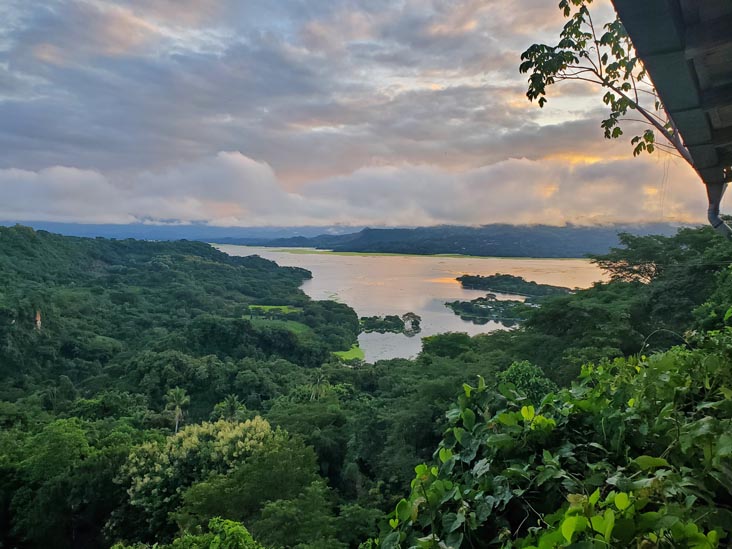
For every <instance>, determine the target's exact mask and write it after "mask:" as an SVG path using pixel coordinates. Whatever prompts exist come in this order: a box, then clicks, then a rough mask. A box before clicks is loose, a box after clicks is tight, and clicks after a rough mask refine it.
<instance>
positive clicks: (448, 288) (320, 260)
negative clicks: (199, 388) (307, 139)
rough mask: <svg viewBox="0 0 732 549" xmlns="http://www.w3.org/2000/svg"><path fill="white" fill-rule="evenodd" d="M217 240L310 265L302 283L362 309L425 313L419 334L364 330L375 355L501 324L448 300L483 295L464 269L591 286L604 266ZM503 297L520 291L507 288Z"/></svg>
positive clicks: (364, 312)
mask: <svg viewBox="0 0 732 549" xmlns="http://www.w3.org/2000/svg"><path fill="white" fill-rule="evenodd" d="M217 247H218V248H219V249H220V250H222V251H224V252H226V253H228V254H230V255H252V254H257V255H260V256H262V257H264V258H266V259H271V260H273V261H276V262H277V263H278V264H279V265H283V266H293V267H303V268H305V269H308V270H309V271H311V272H312V273H313V278H312V279H311V280H308V281H306V282H305V283H304V284H303V286H302V289H303V291H304V292H305V293H306V294H308V295H309V296H310V297H311V298H313V299H333V300H336V301H341V302H343V303H347V304H348V305H350V306H351V307H353V309H354V310H355V311H356V312H357V313H358V315H359V316H384V315H399V316H401V315H402V314H404V313H406V312H410V311H411V312H413V313H416V314H418V315H419V316H421V317H422V332H421V333H420V334H419V337H407V336H405V335H403V334H379V333H375V332H374V333H370V334H361V335H360V336H359V344H360V345H361V348H362V349H363V350H364V353H365V354H366V360H368V361H369V362H373V361H376V360H380V359H386V358H399V357H403V358H409V357H413V356H415V355H416V354H417V353H419V351H420V350H421V338H422V337H426V336H430V335H434V334H438V333H444V332H467V333H469V334H471V335H475V334H479V333H485V332H491V331H493V330H496V329H500V328H503V326H501V325H500V324H498V323H496V322H488V323H486V324H483V325H476V324H473V323H472V322H467V321H464V320H461V319H460V317H458V316H457V315H455V314H454V313H453V312H452V311H451V310H450V309H448V308H447V307H445V302H446V301H455V300H461V301H468V300H471V299H475V298H476V297H481V296H485V294H486V292H484V291H481V290H464V289H463V288H462V287H461V286H460V284H459V283H458V282H457V281H456V280H455V278H457V277H458V276H461V275H463V274H478V275H484V276H487V275H491V274H495V273H504V274H512V275H516V276H523V277H524V278H526V279H527V280H534V281H536V282H539V283H543V284H553V285H557V286H567V287H570V288H575V287H576V288H586V287H588V286H591V285H592V283H593V282H595V281H597V280H601V279H602V273H601V271H600V270H599V269H597V267H595V266H594V265H592V264H591V263H589V262H588V261H587V260H584V259H514V258H495V257H486V258H472V257H471V258H463V257H435V256H394V255H390V256H379V255H339V254H328V253H302V251H303V250H298V251H297V252H298V253H292V252H291V251H285V250H278V249H274V248H260V247H254V246H231V245H218V246H217ZM498 297H499V298H500V299H509V298H510V299H520V298H518V297H517V296H509V295H505V294H504V295H500V294H499V295H498Z"/></svg>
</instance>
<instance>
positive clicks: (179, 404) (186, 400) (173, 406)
mask: <svg viewBox="0 0 732 549" xmlns="http://www.w3.org/2000/svg"><path fill="white" fill-rule="evenodd" d="M165 402H166V404H165V409H166V410H172V411H173V417H174V418H175V432H176V433H177V432H178V427H179V426H180V422H181V421H182V420H183V408H185V407H186V406H188V405H189V404H190V403H191V397H189V396H188V395H187V394H186V390H185V389H182V388H180V387H175V388H174V389H171V390H170V391H168V394H167V395H165Z"/></svg>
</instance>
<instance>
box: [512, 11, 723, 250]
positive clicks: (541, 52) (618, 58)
mask: <svg viewBox="0 0 732 549" xmlns="http://www.w3.org/2000/svg"><path fill="white" fill-rule="evenodd" d="M590 4H592V0H561V1H560V2H559V9H560V10H562V13H563V14H564V17H565V18H566V19H567V22H566V23H565V25H564V27H563V29H562V31H561V33H560V34H559V42H558V43H557V44H556V45H554V46H550V45H547V44H533V45H532V46H530V47H529V48H528V49H527V50H526V51H524V52H523V53H522V54H521V59H522V63H521V66H520V67H519V70H520V71H521V72H522V73H529V87H528V90H527V92H526V96H527V97H528V98H529V100H530V101H534V100H537V102H538V103H539V106H540V107H543V106H544V105H545V104H546V102H547V98H546V93H547V88H548V87H550V86H552V85H554V84H557V83H559V82H566V81H580V82H587V83H590V84H594V85H596V86H598V87H599V88H601V89H603V90H604V91H605V94H604V95H603V102H604V103H605V104H606V105H607V106H608V107H609V109H610V112H609V113H608V116H607V117H606V118H605V119H604V120H603V121H602V124H601V126H602V128H603V129H604V131H605V137H606V138H607V139H616V138H618V137H620V136H622V135H623V129H622V127H621V123H622V122H636V123H640V124H642V125H644V126H646V129H645V130H644V131H643V133H641V134H639V135H635V136H634V137H633V138H632V139H631V143H632V145H633V146H634V148H633V155H634V156H638V155H639V154H641V153H643V152H647V153H652V152H654V151H655V150H656V149H660V150H662V151H665V152H667V153H669V154H672V155H674V156H677V157H680V158H683V159H684V160H685V161H686V162H687V163H688V164H689V165H690V166H691V167H692V168H694V159H693V158H692V156H691V154H690V153H689V150H688V149H687V148H686V145H684V141H683V139H682V136H681V135H680V133H679V131H678V129H677V127H676V126H675V124H674V122H673V120H672V118H671V117H670V116H669V115H668V113H667V112H666V110H665V108H664V106H663V103H662V102H661V99H660V97H659V96H658V94H657V93H656V89H655V88H654V86H653V83H652V82H651V80H650V78H649V77H648V73H647V72H646V69H645V67H644V66H643V62H642V61H641V60H640V59H639V58H638V57H637V56H636V53H635V49H634V48H633V44H632V43H631V41H630V37H629V36H628V34H627V32H626V30H625V28H624V27H623V24H622V22H621V21H620V19H619V18H618V17H617V16H616V17H615V19H614V20H613V21H610V22H607V23H604V24H601V23H598V22H597V21H595V20H593V18H592V14H591V13H590V9H589V6H590ZM657 136H660V137H661V139H660V140H658V139H657ZM724 190H725V185H723V184H718V185H711V184H710V185H707V196H708V198H709V219H710V222H711V223H712V225H713V226H714V228H715V229H716V230H717V231H718V232H720V233H721V234H723V235H724V236H726V237H727V238H732V228H730V227H729V226H728V225H727V224H726V223H724V222H723V221H722V220H721V219H719V205H720V202H721V200H722V196H723V194H724Z"/></svg>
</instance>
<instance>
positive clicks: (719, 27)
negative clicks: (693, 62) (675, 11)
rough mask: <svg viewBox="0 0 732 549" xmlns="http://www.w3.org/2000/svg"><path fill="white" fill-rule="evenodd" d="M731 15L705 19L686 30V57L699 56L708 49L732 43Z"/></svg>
mask: <svg viewBox="0 0 732 549" xmlns="http://www.w3.org/2000/svg"><path fill="white" fill-rule="evenodd" d="M730 29H732V16H727V17H721V18H719V19H715V20H713V21H705V22H704V23H699V24H696V25H694V26H693V27H689V28H688V29H687V30H686V57H687V59H691V58H692V57H697V56H700V55H702V54H704V53H706V52H707V51H708V50H711V49H714V48H719V47H722V46H727V45H730V44H732V32H730Z"/></svg>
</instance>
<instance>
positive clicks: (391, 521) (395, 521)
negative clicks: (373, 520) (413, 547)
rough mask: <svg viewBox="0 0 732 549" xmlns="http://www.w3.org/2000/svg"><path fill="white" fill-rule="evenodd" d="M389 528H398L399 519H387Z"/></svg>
mask: <svg viewBox="0 0 732 549" xmlns="http://www.w3.org/2000/svg"><path fill="white" fill-rule="evenodd" d="M389 526H391V527H392V529H396V527H397V526H399V519H398V518H393V519H389Z"/></svg>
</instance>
